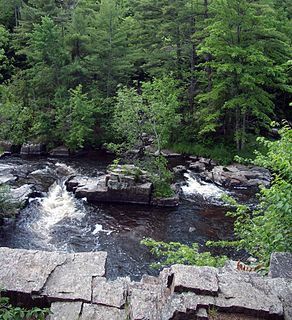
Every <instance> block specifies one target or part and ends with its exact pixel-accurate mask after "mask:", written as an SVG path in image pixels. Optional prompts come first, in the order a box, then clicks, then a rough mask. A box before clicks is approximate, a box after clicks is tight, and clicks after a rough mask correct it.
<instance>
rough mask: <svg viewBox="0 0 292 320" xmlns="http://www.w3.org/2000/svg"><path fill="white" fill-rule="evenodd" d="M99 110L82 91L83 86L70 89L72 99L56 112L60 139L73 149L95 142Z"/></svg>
mask: <svg viewBox="0 0 292 320" xmlns="http://www.w3.org/2000/svg"><path fill="white" fill-rule="evenodd" d="M98 112H99V108H98V106H96V105H94V103H93V101H90V100H89V99H88V97H87V95H86V94H83V93H82V86H81V85H79V86H78V87H76V88H75V89H72V90H70V99H69V101H68V103H67V104H66V105H64V106H63V107H61V108H59V109H58V110H57V112H56V122H57V130H58V134H59V137H60V139H62V141H64V142H65V145H66V146H67V147H68V148H70V149H71V150H76V149H78V148H83V147H84V146H85V145H86V144H93V143H94V128H95V125H96V121H97V115H98Z"/></svg>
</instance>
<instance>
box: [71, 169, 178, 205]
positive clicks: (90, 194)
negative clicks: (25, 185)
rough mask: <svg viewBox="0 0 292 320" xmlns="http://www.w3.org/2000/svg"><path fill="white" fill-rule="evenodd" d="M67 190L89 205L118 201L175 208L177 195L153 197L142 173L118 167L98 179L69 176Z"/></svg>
mask: <svg viewBox="0 0 292 320" xmlns="http://www.w3.org/2000/svg"><path fill="white" fill-rule="evenodd" d="M66 185H67V190H68V191H73V192H74V193H75V196H76V197H77V198H86V199H87V201H89V202H118V203H134V204H144V205H156V206H163V207H173V206H177V205H178V202H179V199H178V196H173V197H170V198H154V197H153V185H152V183H151V182H150V181H149V179H148V177H147V173H146V172H145V171H142V170H140V169H139V168H137V167H135V166H134V165H123V166H118V167H117V168H115V169H111V170H110V171H109V172H108V174H103V175H100V176H98V177H84V176H75V177H71V178H69V179H68V180H67V182H66Z"/></svg>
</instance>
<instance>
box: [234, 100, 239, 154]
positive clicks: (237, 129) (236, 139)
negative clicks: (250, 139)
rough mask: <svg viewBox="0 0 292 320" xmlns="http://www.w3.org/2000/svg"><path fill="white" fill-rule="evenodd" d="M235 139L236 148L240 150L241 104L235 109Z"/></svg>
mask: <svg viewBox="0 0 292 320" xmlns="http://www.w3.org/2000/svg"><path fill="white" fill-rule="evenodd" d="M235 141H236V150H237V151H240V110H239V106H237V107H236V110H235Z"/></svg>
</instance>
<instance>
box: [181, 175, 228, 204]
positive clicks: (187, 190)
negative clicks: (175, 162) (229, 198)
mask: <svg viewBox="0 0 292 320" xmlns="http://www.w3.org/2000/svg"><path fill="white" fill-rule="evenodd" d="M184 177H185V178H186V183H187V184H186V185H184V186H182V191H183V193H184V195H186V196H192V195H200V196H202V197H203V198H204V199H215V200H220V199H221V197H222V195H223V194H225V192H224V191H223V190H221V189H220V188H219V187H217V186H216V185H215V184H213V183H208V182H204V181H201V180H200V179H199V178H197V177H195V176H194V175H192V174H191V172H190V171H188V172H186V173H185V174H184Z"/></svg>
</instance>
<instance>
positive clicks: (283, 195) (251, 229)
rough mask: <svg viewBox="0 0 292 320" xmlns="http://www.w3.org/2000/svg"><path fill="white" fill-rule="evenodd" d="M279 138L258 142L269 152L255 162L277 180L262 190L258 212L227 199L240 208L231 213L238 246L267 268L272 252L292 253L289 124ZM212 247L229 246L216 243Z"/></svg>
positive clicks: (290, 143) (291, 187) (291, 182)
mask: <svg viewBox="0 0 292 320" xmlns="http://www.w3.org/2000/svg"><path fill="white" fill-rule="evenodd" d="M279 134H280V137H281V138H280V139H279V140H276V141H269V140H267V139H264V138H259V139H258V140H259V142H260V143H262V144H264V145H265V147H266V148H267V149H268V151H267V153H266V154H261V153H260V152H257V153H256V159H255V160H254V161H252V162H253V163H254V164H256V165H261V166H265V167H267V168H269V169H270V170H272V171H274V179H273V182H272V186H271V187H270V188H262V189H261V190H260V194H259V204H258V206H257V208H256V209H254V210H251V209H250V208H249V207H247V206H245V205H239V204H237V203H236V201H235V200H234V199H231V198H230V197H229V198H226V197H225V199H224V200H226V201H227V202H228V203H229V204H231V205H235V206H236V210H235V211H234V212H230V213H228V214H229V215H230V216H232V217H234V218H235V219H236V220H235V223H234V233H235V235H236V237H237V238H238V240H239V241H238V242H237V243H235V244H236V246H237V247H238V248H239V249H244V250H246V251H248V252H249V253H250V254H252V255H253V256H255V257H257V258H258V259H259V260H260V262H262V263H263V264H264V265H266V266H268V263H269V259H270V255H271V253H272V252H292V176H291V172H292V158H291V154H292V153H291V151H292V150H291V148H292V129H291V127H289V126H288V125H287V124H285V125H284V127H283V128H281V129H280V130H279ZM250 161H251V160H250ZM212 245H219V246H226V245H229V244H228V242H219V243H214V242H213V243H212Z"/></svg>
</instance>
